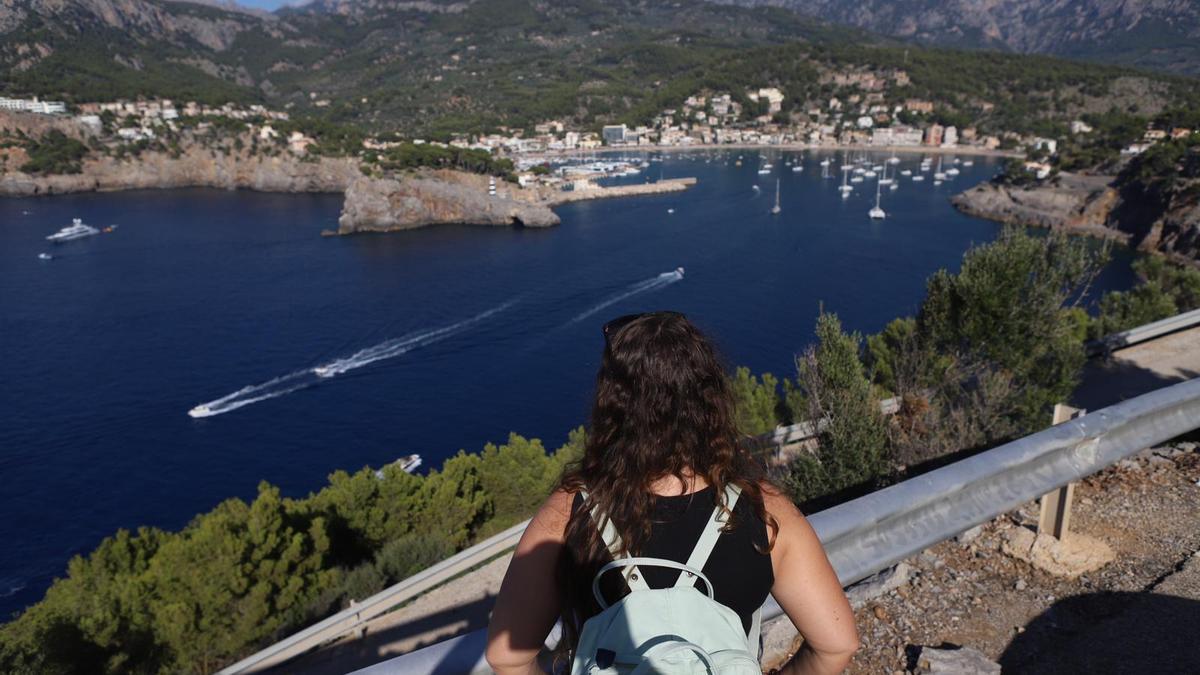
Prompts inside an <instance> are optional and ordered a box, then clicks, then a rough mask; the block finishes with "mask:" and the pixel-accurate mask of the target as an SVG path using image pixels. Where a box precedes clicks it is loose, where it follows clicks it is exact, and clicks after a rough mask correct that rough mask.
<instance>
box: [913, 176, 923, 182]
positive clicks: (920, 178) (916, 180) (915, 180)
mask: <svg viewBox="0 0 1200 675" xmlns="http://www.w3.org/2000/svg"><path fill="white" fill-rule="evenodd" d="M912 179H913V182H914V183H920V182H921V181H923V180H925V176H922V175H921V174H917V175H915V176H913V177H912Z"/></svg>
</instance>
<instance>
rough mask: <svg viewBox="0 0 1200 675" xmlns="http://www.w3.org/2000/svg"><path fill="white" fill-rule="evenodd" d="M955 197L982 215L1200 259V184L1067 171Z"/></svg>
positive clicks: (986, 186) (957, 203)
mask: <svg viewBox="0 0 1200 675" xmlns="http://www.w3.org/2000/svg"><path fill="white" fill-rule="evenodd" d="M950 201H951V203H953V204H954V205H955V206H956V207H957V208H958V209H959V210H961V211H963V212H965V213H968V214H970V215H973V216H978V217H981V218H989V219H991V220H999V221H1001V222H1008V223H1017V224H1021V225H1033V226H1037V227H1049V228H1053V229H1065V230H1070V231H1073V232H1079V233H1081V234H1089V235H1093V236H1101V237H1106V238H1113V239H1119V240H1122V241H1125V242H1127V243H1128V244H1129V245H1130V246H1132V247H1134V248H1136V249H1138V250H1141V251H1147V252H1154V253H1161V254H1163V255H1166V256H1168V257H1171V258H1174V259H1177V260H1181V261H1186V262H1190V263H1200V183H1197V184H1191V183H1186V182H1185V183H1181V184H1179V185H1177V186H1176V187H1175V188H1174V189H1172V190H1170V191H1168V192H1150V191H1147V190H1143V189H1140V186H1137V185H1131V184H1121V183H1120V181H1119V180H1118V179H1117V177H1114V176H1081V175H1076V174H1069V173H1062V174H1059V175H1058V176H1057V177H1056V178H1055V179H1052V180H1049V181H1044V182H1042V183H1039V184H1035V185H1030V186H1023V187H1017V186H1011V185H1003V184H1000V183H994V182H993V183H981V184H979V185H977V186H975V187H973V188H971V189H970V190H967V191H965V192H962V193H960V194H958V195H955V196H954V197H953V198H952V199H951V200H950Z"/></svg>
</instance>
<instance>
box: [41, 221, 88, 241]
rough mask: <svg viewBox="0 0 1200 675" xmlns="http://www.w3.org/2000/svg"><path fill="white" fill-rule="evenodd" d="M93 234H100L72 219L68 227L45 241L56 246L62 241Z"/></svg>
mask: <svg viewBox="0 0 1200 675" xmlns="http://www.w3.org/2000/svg"><path fill="white" fill-rule="evenodd" d="M94 234H100V230H97V229H96V228H94V227H92V226H91V225H84V223H83V221H82V220H80V219H79V218H72V219H71V224H70V225H68V226H67V227H64V228H63V229H61V230H59V231H58V232H55V233H54V234H52V235H50V236H49V237H46V241H52V242H54V243H56V244H61V243H62V242H64V241H71V240H72V239H81V238H83V237H90V236H92V235H94Z"/></svg>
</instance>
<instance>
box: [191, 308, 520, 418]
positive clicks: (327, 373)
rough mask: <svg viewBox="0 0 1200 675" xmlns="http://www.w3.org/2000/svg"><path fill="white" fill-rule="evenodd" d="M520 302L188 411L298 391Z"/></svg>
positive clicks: (215, 410) (217, 410)
mask: <svg viewBox="0 0 1200 675" xmlns="http://www.w3.org/2000/svg"><path fill="white" fill-rule="evenodd" d="M515 302H516V301H515V300H510V301H508V302H506V303H504V304H502V305H499V306H496V307H493V308H492V309H489V310H487V311H485V312H482V313H480V314H476V315H475V316H473V317H471V318H469V319H464V320H462V321H459V322H458V323H453V324H450V325H449V326H443V327H442V328H434V329H431V330H425V331H419V332H416V333H409V334H408V335H404V336H402V337H398V338H393V339H391V340H387V341H385V342H381V343H379V344H377V345H374V346H371V347H367V348H366V349H362V350H359V351H357V352H355V353H353V354H351V355H350V356H347V357H344V358H340V359H334V360H333V361H330V362H329V363H325V364H322V365H319V366H316V367H315V368H305V369H303V370H297V371H296V372H294V373H288V374H287V375H281V376H280V377H277V378H275V379H273V380H269V381H267V382H263V383H261V384H252V385H250V386H247V387H242V388H241V389H238V390H237V391H235V392H233V393H232V394H229V395H227V396H222V397H221V398H218V399H214V400H212V401H209V402H207V403H201V404H200V405H198V406H196V407H194V408H192V409H191V410H189V411H188V415H189V416H191V417H213V416H215V415H223V414H225V413H227V412H231V411H233V410H237V409H238V408H242V407H245V406H248V405H250V404H251V403H258V402H259V401H265V400H267V399H272V398H278V397H280V396H284V395H286V394H290V393H292V392H294V391H299V390H301V389H305V388H307V387H311V386H312V385H314V384H317V383H318V382H320V381H322V380H326V379H329V378H332V377H337V376H338V375H341V374H343V373H347V372H349V371H351V370H355V369H358V368H362V367H363V366H365V365H368V364H371V363H375V362H376V361H383V360H384V359H391V358H395V357H397V356H400V355H401V354H405V353H408V352H410V351H412V350H414V349H420V348H421V347H426V346H429V345H431V344H434V343H436V342H441V341H442V340H445V339H446V338H449V337H452V336H454V335H457V334H459V333H462V332H463V331H465V330H467V329H468V328H470V327H471V326H474V325H475V324H477V323H479V322H481V321H484V320H486V319H488V318H489V317H491V316H493V315H495V314H498V313H500V312H502V311H504V310H506V309H508V308H509V307H511V306H512V305H513V304H514V303H515Z"/></svg>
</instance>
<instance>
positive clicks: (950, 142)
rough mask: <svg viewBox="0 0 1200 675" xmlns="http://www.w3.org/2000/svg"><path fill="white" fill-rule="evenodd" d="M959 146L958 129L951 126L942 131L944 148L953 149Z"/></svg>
mask: <svg viewBox="0 0 1200 675" xmlns="http://www.w3.org/2000/svg"><path fill="white" fill-rule="evenodd" d="M956 145H958V128H957V127H955V126H953V125H951V126H948V127H946V128H945V130H943V131H942V147H943V148H952V147H954V146H956Z"/></svg>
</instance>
